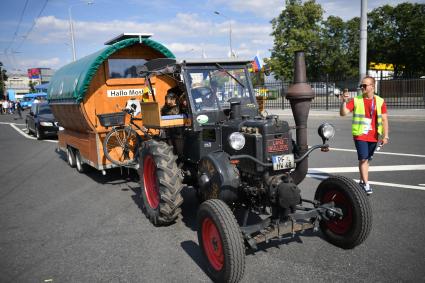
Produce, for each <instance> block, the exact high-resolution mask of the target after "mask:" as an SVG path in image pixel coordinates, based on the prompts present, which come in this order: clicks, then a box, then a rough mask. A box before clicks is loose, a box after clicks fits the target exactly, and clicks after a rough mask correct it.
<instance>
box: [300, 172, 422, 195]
mask: <svg viewBox="0 0 425 283" xmlns="http://www.w3.org/2000/svg"><path fill="white" fill-rule="evenodd" d="M307 177H310V178H314V179H320V180H324V179H327V178H328V177H329V176H326V175H317V174H307ZM353 180H354V181H355V182H359V180H358V179H353ZM369 184H371V185H378V186H385V187H395V188H403V189H411V190H420V191H425V187H420V186H412V185H404V184H395V183H384V182H376V181H369Z"/></svg>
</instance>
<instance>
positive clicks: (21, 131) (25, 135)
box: [3, 123, 58, 143]
mask: <svg viewBox="0 0 425 283" xmlns="http://www.w3.org/2000/svg"><path fill="white" fill-rule="evenodd" d="M3 124H9V125H10V126H11V127H12V128H14V129H15V130H16V131H17V132H18V133H19V134H21V135H22V136H24V137H25V138H27V139H31V140H36V139H37V138H35V137H31V136H30V135H28V134H27V133H25V132H24V131H23V130H21V129H19V128H18V127H17V126H16V124H14V123H3ZM43 141H46V142H53V143H57V142H58V141H57V140H43Z"/></svg>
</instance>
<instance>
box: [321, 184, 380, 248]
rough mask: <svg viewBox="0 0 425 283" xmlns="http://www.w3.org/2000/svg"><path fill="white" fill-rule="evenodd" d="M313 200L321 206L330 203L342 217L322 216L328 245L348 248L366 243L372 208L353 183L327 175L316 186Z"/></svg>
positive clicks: (363, 193) (357, 186) (322, 227)
mask: <svg viewBox="0 0 425 283" xmlns="http://www.w3.org/2000/svg"><path fill="white" fill-rule="evenodd" d="M314 199H315V200H318V201H319V202H320V203H321V204H324V203H330V202H333V203H334V205H335V207H336V208H339V209H340V211H341V212H342V216H338V215H336V214H332V213H331V215H328V214H326V215H325V216H326V217H324V218H323V219H322V220H321V222H320V228H321V230H322V232H323V234H324V236H325V238H326V239H327V240H328V241H329V242H330V243H332V244H334V245H335V246H338V247H341V248H344V249H352V248H354V247H356V246H358V245H360V244H361V243H362V242H363V241H364V240H366V238H367V236H368V235H369V233H370V230H371V228H372V209H371V207H370V203H369V199H368V197H367V195H366V194H365V192H364V191H363V190H362V189H361V188H360V186H359V185H358V184H357V183H356V182H355V181H354V180H352V179H348V178H346V177H343V176H331V177H329V178H328V179H326V180H324V181H322V182H321V183H320V185H319V187H318V188H317V190H316V194H315V196H314Z"/></svg>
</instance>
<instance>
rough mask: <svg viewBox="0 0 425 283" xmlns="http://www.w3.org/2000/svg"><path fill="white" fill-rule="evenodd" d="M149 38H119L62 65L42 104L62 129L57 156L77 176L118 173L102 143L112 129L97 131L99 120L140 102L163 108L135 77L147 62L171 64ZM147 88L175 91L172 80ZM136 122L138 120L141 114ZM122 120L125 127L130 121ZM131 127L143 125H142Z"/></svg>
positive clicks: (165, 51) (167, 54) (158, 79)
mask: <svg viewBox="0 0 425 283" xmlns="http://www.w3.org/2000/svg"><path fill="white" fill-rule="evenodd" d="M150 36H151V35H150V34H140V33H137V34H135V33H132V34H126V33H125V34H121V35H120V36H117V37H116V38H114V39H112V40H110V41H108V42H106V43H105V45H106V47H105V48H103V49H101V50H99V51H98V52H95V53H93V54H91V55H88V56H86V57H83V58H81V59H79V60H77V61H75V62H72V63H70V64H68V65H65V66H64V67H62V68H61V69H59V70H58V71H57V72H56V73H55V75H54V76H53V78H52V80H51V82H50V85H49V88H48V97H47V98H48V101H49V104H50V107H51V109H52V112H53V114H54V116H55V117H56V119H57V120H58V122H59V124H60V126H61V127H62V128H63V130H61V131H59V133H58V150H60V151H62V152H65V153H66V155H67V162H68V164H69V165H70V166H71V167H76V168H77V170H78V171H79V172H84V171H85V169H87V168H88V167H87V166H88V165H89V166H91V167H94V168H96V169H97V170H102V173H103V174H105V173H106V171H105V170H106V169H109V168H113V167H117V165H115V164H113V163H111V162H110V161H109V160H108V159H107V158H106V157H105V155H104V151H103V140H104V138H105V136H106V134H107V133H108V132H109V131H110V130H111V128H110V127H104V126H102V125H101V123H100V120H99V115H102V114H111V113H117V112H121V111H122V109H124V108H125V107H126V105H128V104H129V103H132V104H133V105H136V107H139V108H140V102H141V101H145V102H150V101H154V102H157V103H158V104H160V105H162V104H164V97H161V96H158V97H157V98H155V97H154V96H153V95H152V93H151V92H149V91H148V90H149V88H147V87H146V85H145V79H143V78H140V77H138V75H137V73H136V68H137V66H139V65H142V64H144V63H146V62H147V61H149V60H151V59H155V58H175V56H174V54H173V53H172V52H171V51H170V50H169V49H168V48H166V47H165V46H164V45H162V44H161V43H159V42H156V41H154V40H152V39H150ZM150 83H151V84H152V88H153V89H154V91H156V92H161V93H165V92H166V91H167V90H168V89H170V88H172V87H174V86H175V82H174V81H173V80H171V79H169V78H167V77H161V76H159V77H156V78H155V79H153V80H152V81H151V82H150ZM139 112H140V111H139ZM136 117H138V118H142V116H141V113H139V114H137V116H136ZM125 119H126V120H125V121H126V122H128V121H129V117H126V118H125ZM136 123H138V125H139V126H142V125H143V121H138V122H136ZM139 134H141V135H142V133H139Z"/></svg>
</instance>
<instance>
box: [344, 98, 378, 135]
mask: <svg viewBox="0 0 425 283" xmlns="http://www.w3.org/2000/svg"><path fill="white" fill-rule="evenodd" d="M374 98H375V101H376V106H375V107H376V114H377V119H376V130H377V132H378V136H381V135H382V132H383V129H384V127H383V126H382V113H381V108H382V104H384V99H382V98H381V97H379V96H377V95H374ZM365 118H366V116H365V108H364V102H363V95H358V96H356V97H354V111H353V122H352V125H351V132H352V134H353V136H360V135H362V134H363V129H364V127H366V125H367V122H366V121H365ZM371 118H372V117H371Z"/></svg>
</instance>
